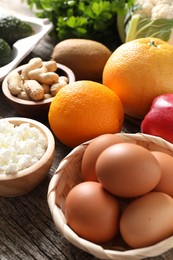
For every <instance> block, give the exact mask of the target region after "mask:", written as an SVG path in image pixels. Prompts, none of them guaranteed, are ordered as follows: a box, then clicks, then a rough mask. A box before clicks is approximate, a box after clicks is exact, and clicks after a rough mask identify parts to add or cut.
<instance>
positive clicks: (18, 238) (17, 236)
mask: <svg viewBox="0 0 173 260" xmlns="http://www.w3.org/2000/svg"><path fill="white" fill-rule="evenodd" d="M9 3H10V6H11V5H13V6H12V7H13V9H12V10H13V11H14V12H15V11H19V10H21V12H23V13H25V14H26V13H27V14H29V15H31V16H32V15H33V14H32V12H30V10H28V9H27V7H26V5H25V4H24V3H22V4H21V2H20V0H14V1H10V0H0V7H8V6H9ZM53 47H54V45H53V43H52V41H51V39H50V37H48V36H46V37H45V39H44V40H42V41H41V42H40V43H39V44H38V45H37V47H36V48H35V49H34V50H33V51H32V52H31V53H30V54H29V55H28V56H27V57H26V58H25V60H24V61H23V62H22V63H25V62H27V61H29V59H30V58H32V57H35V56H40V57H41V58H42V59H44V60H48V59H49V58H50V55H51V53H52V50H53ZM12 116H19V115H17V114H16V113H15V111H13V110H12V108H11V107H9V106H8V104H7V103H6V101H5V99H4V98H3V96H2V91H1V89H0V117H2V118H5V117H12ZM45 124H46V125H48V123H47V122H45ZM123 131H124V132H131V133H135V132H138V131H139V127H138V126H137V125H135V124H133V122H129V121H127V120H126V121H125V122H124V126H123ZM55 140H56V153H55V159H54V162H53V165H52V167H51V169H50V172H49V173H48V176H47V178H46V179H45V180H44V181H43V182H42V183H41V184H40V185H39V186H38V187H37V188H36V189H35V190H33V191H32V192H30V193H29V194H27V195H24V196H20V197H15V198H4V197H0V260H18V259H21V260H31V259H36V260H49V259H52V260H67V259H68V260H73V259H75V260H94V259H96V258H95V257H94V256H92V255H90V254H88V253H86V252H84V251H81V250H80V249H78V248H76V247H75V246H73V245H71V244H70V243H69V242H68V241H67V240H66V239H64V238H63V237H62V235H61V234H60V233H59V232H58V231H57V230H56V228H55V225H54V223H53V220H52V217H51V215H50V212H49V208H48V204H47V190H48V185H49V182H50V179H51V177H52V175H53V174H54V172H55V170H56V169H57V167H58V164H59V162H60V161H61V159H62V158H64V157H65V156H66V155H67V154H68V153H69V152H70V148H68V147H66V146H65V145H63V144H61V143H60V142H59V141H58V140H57V139H55ZM146 259H148V260H149V259H151V260H171V259H173V250H170V251H168V252H166V253H165V254H163V255H161V256H158V257H152V258H146Z"/></svg>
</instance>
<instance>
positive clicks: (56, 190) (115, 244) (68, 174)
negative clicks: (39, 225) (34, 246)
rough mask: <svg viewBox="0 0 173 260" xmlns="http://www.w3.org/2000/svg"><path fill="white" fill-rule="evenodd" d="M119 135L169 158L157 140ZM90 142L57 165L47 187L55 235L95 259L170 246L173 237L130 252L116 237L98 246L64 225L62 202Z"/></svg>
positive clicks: (138, 255)
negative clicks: (59, 233) (57, 232)
mask: <svg viewBox="0 0 173 260" xmlns="http://www.w3.org/2000/svg"><path fill="white" fill-rule="evenodd" d="M116 135H119V136H120V137H121V138H122V139H123V140H124V141H125V142H130V143H136V144H138V145H141V146H143V147H145V148H147V149H148V150H151V151H152V150H157V151H162V152H165V153H167V154H169V155H171V156H173V145H172V144H171V143H169V142H167V141H165V140H163V139H161V138H159V137H153V136H151V135H146V134H140V133H139V134H125V133H120V134H116ZM90 142H91V140H90V141H88V142H85V143H83V144H81V145H80V146H78V147H76V148H75V149H73V150H72V151H71V152H70V154H69V155H67V156H66V157H65V158H64V159H63V160H62V161H61V162H60V164H59V166H58V168H57V170H56V172H55V174H54V176H53V177H52V179H51V181H50V184H49V188H48V195H47V196H48V205H49V208H50V212H51V214H52V218H53V221H54V223H55V226H56V228H57V230H58V231H59V232H61V234H62V235H63V236H64V237H65V238H66V239H67V240H68V241H69V242H71V243H72V244H73V245H74V246H76V247H78V248H80V249H82V250H84V251H86V252H88V253H90V254H92V255H94V256H95V257H97V258H99V259H105V260H106V259H114V260H119V259H121V260H130V259H131V260H134V259H135V260H137V259H144V258H146V257H154V256H157V255H160V254H162V253H164V252H166V251H168V250H169V249H171V248H172V247H173V236H171V237H169V238H167V239H165V240H163V241H161V242H159V243H157V244H155V245H153V246H149V247H145V248H139V249H131V248H129V247H128V246H127V245H126V244H125V243H124V242H123V241H122V239H121V238H120V239H119V238H117V239H116V241H112V243H110V244H109V243H108V244H106V245H104V247H103V246H101V245H98V244H95V243H92V242H90V241H88V240H85V239H83V238H81V237H79V236H78V235H77V234H76V233H75V232H74V231H73V230H72V229H71V228H70V227H69V226H68V225H67V223H66V219H65V216H64V202H65V199H66V197H67V194H68V192H69V191H70V190H71V189H72V188H73V187H74V186H75V185H77V184H78V183H80V182H81V181H82V180H81V161H82V157H83V153H84V151H85V149H86V147H87V146H88V144H89V143H90Z"/></svg>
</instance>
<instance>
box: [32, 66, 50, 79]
mask: <svg viewBox="0 0 173 260" xmlns="http://www.w3.org/2000/svg"><path fill="white" fill-rule="evenodd" d="M43 72H47V69H46V67H44V66H42V67H41V68H36V69H33V70H30V71H29V72H28V78H29V79H35V80H37V81H38V79H39V77H40V74H41V73H43Z"/></svg>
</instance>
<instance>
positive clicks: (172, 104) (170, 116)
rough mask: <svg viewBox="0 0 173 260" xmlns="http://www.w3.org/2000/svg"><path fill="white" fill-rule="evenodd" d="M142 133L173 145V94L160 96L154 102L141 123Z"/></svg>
mask: <svg viewBox="0 0 173 260" xmlns="http://www.w3.org/2000/svg"><path fill="white" fill-rule="evenodd" d="M141 132H143V133H146V134H151V135H156V136H159V137H162V138H163V139H165V140H167V141H169V142H171V143H173V134H172V133H173V94H165V95H160V96H158V97H156V98H155V99H154V100H153V103H152V105H151V108H150V111H149V112H148V113H147V114H146V116H145V117H144V119H143V121H142V123H141Z"/></svg>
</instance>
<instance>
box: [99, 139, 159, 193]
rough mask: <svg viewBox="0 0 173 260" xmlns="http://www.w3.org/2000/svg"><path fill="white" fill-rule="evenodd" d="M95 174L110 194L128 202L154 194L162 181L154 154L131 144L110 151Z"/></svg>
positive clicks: (105, 152)
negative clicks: (152, 192)
mask: <svg viewBox="0 0 173 260" xmlns="http://www.w3.org/2000/svg"><path fill="white" fill-rule="evenodd" d="M95 171H96V176H97V179H98V181H99V182H100V183H101V184H102V185H103V187H104V188H105V189H106V190H107V191H109V192H110V193H112V194H114V195H116V196H120V197H124V198H131V197H137V196H141V195H144V194H146V193H147V192H150V191H151V190H152V189H153V188H154V187H155V186H156V185H157V184H158V182H159V180H160V178H161V168H160V165H159V163H158V161H157V159H156V158H155V157H154V156H153V155H152V153H151V152H150V151H149V150H147V149H146V148H144V147H142V146H140V145H137V144H130V143H118V144H114V145H110V146H109V147H108V148H106V149H105V150H104V151H103V152H102V153H101V154H100V155H99V157H98V159H97V161H96V165H95Z"/></svg>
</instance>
